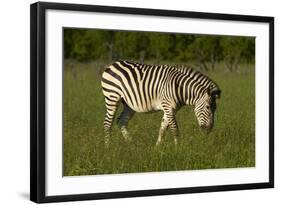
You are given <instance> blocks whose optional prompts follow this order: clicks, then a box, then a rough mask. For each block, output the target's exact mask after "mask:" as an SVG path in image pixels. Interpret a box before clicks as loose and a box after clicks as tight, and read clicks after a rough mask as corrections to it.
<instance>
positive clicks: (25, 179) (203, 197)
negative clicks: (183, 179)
mask: <svg viewBox="0 0 281 205" xmlns="http://www.w3.org/2000/svg"><path fill="white" fill-rule="evenodd" d="M49 1H50V2H51V1H52V0H49ZM33 2H34V1H31V0H26V1H23V0H10V1H2V2H1V6H0V15H1V18H0V23H1V27H0V29H1V30H0V140H1V143H0V164H1V165H0V204H31V203H32V202H30V201H29V4H30V3H33ZM60 2H69V3H85V4H97V5H112V6H127V7H145V8H158V9H173V10H186V11H202V12H217V13H233V14H247V15H267V16H274V17H275V53H276V54H275V57H276V59H275V82H276V83H275V90H276V92H275V105H276V106H275V122H276V123H275V126H276V129H275V148H276V149H275V165H276V169H275V172H276V174H275V177H276V183H275V184H276V188H275V189H264V190H247V191H234V192H233V191H232V192H220V193H204V194H187V195H172V196H160V197H159V196H157V197H142V198H127V199H111V200H100V201H95V202H93V201H84V202H69V203H68V204H122V205H123V204H158V203H159V204H208V205H209V204H216V205H219V204H228V205H231V204H235V205H237V204H278V201H279V200H280V194H281V177H280V174H279V173H281V163H280V157H279V156H281V151H280V149H279V147H280V145H281V140H280V138H279V136H280V134H281V126H279V124H280V123H281V108H280V107H278V105H280V104H281V93H280V92H279V91H280V88H281V80H279V78H280V77H281V71H280V70H279V69H278V68H279V67H280V66H281V60H280V58H278V56H279V55H280V49H281V45H280V37H281V22H280V20H281V12H280V6H279V5H278V1H277V0H267V1H265V0H263V1H260V0H231V1H225V0H212V1H208V0H193V1H187V0H185V1H181V0H173V1H164V0H162V1H161V0H157V1H156V0H154V1H152V0H137V1H136V0H135V1H130V0H118V1H114V0H95V1H91V0H84V1H78V0H60ZM278 115H279V116H278ZM279 203H280V202H279ZM63 204H64V203H63Z"/></svg>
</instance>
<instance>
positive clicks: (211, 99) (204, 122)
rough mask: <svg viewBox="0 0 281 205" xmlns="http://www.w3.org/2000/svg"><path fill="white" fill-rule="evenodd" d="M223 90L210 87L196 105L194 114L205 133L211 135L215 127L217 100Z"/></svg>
mask: <svg viewBox="0 0 281 205" xmlns="http://www.w3.org/2000/svg"><path fill="white" fill-rule="evenodd" d="M220 94H221V90H220V89H219V88H218V87H217V86H216V87H210V88H208V89H207V91H206V92H205V93H204V94H203V95H202V97H201V98H200V99H198V100H197V102H196V103H195V108H194V112H195V115H196V117H197V120H198V124H199V126H200V127H201V129H202V130H203V131H205V132H206V133H209V132H210V131H212V128H213V126H214V115H215V111H216V99H218V98H220Z"/></svg>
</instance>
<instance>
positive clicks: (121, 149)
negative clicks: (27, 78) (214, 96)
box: [63, 62, 255, 176]
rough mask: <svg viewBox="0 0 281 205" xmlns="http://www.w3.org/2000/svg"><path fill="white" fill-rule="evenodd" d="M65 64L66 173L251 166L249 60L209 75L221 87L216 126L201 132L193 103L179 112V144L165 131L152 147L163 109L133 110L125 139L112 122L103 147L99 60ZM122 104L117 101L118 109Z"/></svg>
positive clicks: (252, 78)
mask: <svg viewBox="0 0 281 205" xmlns="http://www.w3.org/2000/svg"><path fill="white" fill-rule="evenodd" d="M72 66H73V68H75V69H76V70H77V72H76V74H75V75H73V73H72V72H73V70H74V69H69V68H68V67H67V65H66V69H65V72H64V102H63V103H64V106H63V107H64V112H63V113H64V114H63V118H64V124H63V129H64V130H63V133H64V138H63V139H64V140H63V146H64V147H63V159H64V162H63V166H64V175H67V176H70V175H94V174H112V173H125V172H131V173H132V172H152V171H171V170H194V169H214V168H232V167H253V166H255V74H254V66H253V65H252V64H243V65H241V67H242V69H241V70H242V71H243V72H240V73H230V72H227V73H226V72H220V70H223V69H224V68H223V67H224V63H223V62H221V63H220V64H218V65H217V70H216V71H214V72H212V73H210V74H209V76H210V77H211V78H212V79H214V80H215V81H216V82H217V83H218V85H219V86H220V88H221V89H222V97H221V99H220V100H219V101H218V103H217V112H216V115H215V126H214V130H213V131H212V132H211V133H210V134H209V135H208V136H205V135H203V134H202V133H201V132H200V130H199V127H198V124H197V121H196V119H195V117H194V112H193V109H192V107H187V106H186V107H183V108H182V109H181V110H179V112H178V113H177V121H178V125H179V129H180V139H179V144H178V146H177V147H175V146H174V143H173V138H172V136H171V135H170V133H167V135H166V137H165V139H164V141H163V144H162V145H161V146H160V147H155V143H156V140H157V136H158V129H159V127H160V123H161V118H162V112H156V113H151V114H144V113H136V114H135V116H134V117H133V118H132V120H131V121H130V123H129V131H130V133H131V135H132V137H133V140H132V142H131V143H126V142H125V141H124V140H123V138H122V135H121V132H120V130H119V128H118V127H117V125H116V123H114V126H113V136H112V138H111V146H110V148H109V149H105V148H104V134H103V119H104V115H105V107H104V97H103V95H102V92H101V85H100V75H99V70H102V68H103V65H102V64H98V63H93V62H92V63H86V64H85V63H79V64H74V65H72ZM121 108H122V106H120V109H119V113H120V111H121Z"/></svg>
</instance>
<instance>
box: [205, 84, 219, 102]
mask: <svg viewBox="0 0 281 205" xmlns="http://www.w3.org/2000/svg"><path fill="white" fill-rule="evenodd" d="M207 92H208V94H209V95H210V96H213V97H215V98H216V99H219V98H220V97H221V90H220V89H219V88H217V87H213V88H209V89H208V91H207Z"/></svg>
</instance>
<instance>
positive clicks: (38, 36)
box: [30, 2, 274, 203]
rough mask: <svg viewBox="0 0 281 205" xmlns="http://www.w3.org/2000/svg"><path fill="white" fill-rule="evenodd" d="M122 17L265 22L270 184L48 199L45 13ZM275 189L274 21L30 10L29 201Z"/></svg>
mask: <svg viewBox="0 0 281 205" xmlns="http://www.w3.org/2000/svg"><path fill="white" fill-rule="evenodd" d="M48 9H54V10H65V11H85V12H101V13H120V14H131V15H147V16H149V15H150V16H161V17H165V16H166V17H180V18H194V19H215V20H227V21H247V22H263V23H267V24H269V51H268V52H269V165H268V169H269V181H266V182H262V183H249V184H230V185H220V186H203V187H188V188H170V189H157V190H155V189H154V190H137V191H121V192H107V193H89V194H74V195H59V196H57V195H56V196H46V192H45V191H46V190H45V188H46V179H45V177H46V165H45V162H46V153H45V151H46V136H45V134H46V126H45V123H46V121H45V116H46V92H45V90H46V80H45V74H46V68H45V54H46V53H45V49H46V46H45V38H46V29H45V26H46V10H48ZM273 187H274V18H273V17H264V16H249V15H232V14H231V15H230V14H218V13H202V12H187V11H172V10H157V9H144V8H126V7H110V6H97V5H82V4H65V3H47V2H38V3H34V4H32V5H31V6H30V199H31V200H32V201H34V202H37V203H45V202H61V201H76V200H94V199H95V200H96V199H109V198H123V197H140V196H154V195H169V194H186V193H198V192H214V191H230V190H245V189H260V188H273Z"/></svg>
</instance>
